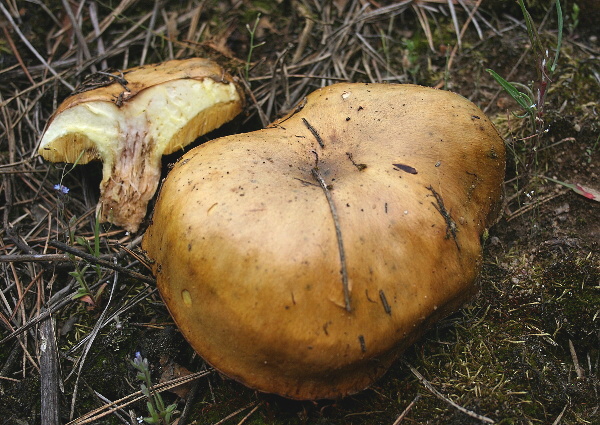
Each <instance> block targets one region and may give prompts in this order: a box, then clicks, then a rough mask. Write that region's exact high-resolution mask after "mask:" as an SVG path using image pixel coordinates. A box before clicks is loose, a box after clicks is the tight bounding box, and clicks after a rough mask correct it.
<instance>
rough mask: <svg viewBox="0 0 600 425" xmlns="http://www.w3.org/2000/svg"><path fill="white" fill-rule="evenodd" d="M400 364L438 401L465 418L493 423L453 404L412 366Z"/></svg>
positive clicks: (405, 362) (404, 361)
mask: <svg viewBox="0 0 600 425" xmlns="http://www.w3.org/2000/svg"><path fill="white" fill-rule="evenodd" d="M402 362H403V363H404V364H405V365H406V366H407V367H408V368H409V369H410V371H411V372H412V373H413V375H415V376H416V377H417V379H418V380H419V381H421V384H423V385H424V386H425V388H427V389H428V390H429V391H430V392H431V393H432V394H433V395H434V396H436V397H437V398H439V399H440V400H443V401H445V402H446V403H448V404H449V405H450V406H452V407H454V408H455V409H456V410H458V411H460V412H462V413H464V414H465V415H467V416H470V417H472V418H475V419H478V420H480V421H482V422H486V423H488V424H493V423H495V422H494V420H493V419H490V418H488V417H487V416H483V415H480V414H478V413H475V412H472V411H470V410H468V409H465V408H464V407H462V406H459V405H458V404H456V403H455V402H453V401H452V400H450V399H449V398H448V397H445V396H444V395H443V394H442V393H440V392H439V391H438V390H436V389H435V388H434V387H433V385H431V383H430V382H429V381H428V380H427V379H425V377H424V376H423V375H421V374H420V373H419V371H418V370H417V369H415V368H414V367H412V365H410V364H409V363H408V362H407V361H406V360H402Z"/></svg>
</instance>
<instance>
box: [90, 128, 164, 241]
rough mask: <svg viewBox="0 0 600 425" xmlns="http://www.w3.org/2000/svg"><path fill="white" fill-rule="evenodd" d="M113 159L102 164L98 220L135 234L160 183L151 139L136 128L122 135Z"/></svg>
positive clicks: (156, 159)
mask: <svg viewBox="0 0 600 425" xmlns="http://www.w3.org/2000/svg"><path fill="white" fill-rule="evenodd" d="M122 134H123V136H124V138H125V139H126V140H124V142H123V143H120V144H119V146H120V148H119V150H118V151H117V152H116V156H115V158H114V160H111V161H105V162H104V170H103V179H102V182H101V183H100V192H101V195H100V200H99V202H98V210H99V213H100V219H101V221H110V222H111V223H113V224H115V225H117V226H122V227H125V228H126V229H127V230H130V231H136V230H137V226H133V225H132V224H131V223H141V221H142V220H143V218H144V216H145V215H146V206H147V204H148V202H149V201H150V199H152V196H153V195H154V192H156V188H157V187H158V182H159V181H160V168H161V167H160V158H161V155H160V154H158V155H157V154H156V153H155V152H154V151H155V149H153V148H152V146H153V145H154V141H153V140H152V136H151V135H150V134H149V133H148V132H147V131H144V130H143V127H140V128H139V129H137V130H133V131H126V132H123V133H122Z"/></svg>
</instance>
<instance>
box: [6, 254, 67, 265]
mask: <svg viewBox="0 0 600 425" xmlns="http://www.w3.org/2000/svg"><path fill="white" fill-rule="evenodd" d="M69 260H70V258H69V256H68V255H66V254H8V255H0V263H13V262H14V263H24V262H32V263H38V262H61V261H69Z"/></svg>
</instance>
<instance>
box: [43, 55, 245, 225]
mask: <svg viewBox="0 0 600 425" xmlns="http://www.w3.org/2000/svg"><path fill="white" fill-rule="evenodd" d="M99 75H100V80H99V81H98V82H93V81H92V82H88V84H87V86H86V84H84V87H83V89H82V90H80V91H79V92H76V93H75V94H73V95H72V96H70V97H68V98H67V99H65V101H64V102H63V103H62V104H61V105H60V106H59V107H58V109H57V110H56V111H55V112H54V114H53V115H52V116H51V117H50V119H49V121H48V124H47V125H46V129H45V131H44V135H43V136H42V140H41V142H40V147H39V150H38V152H39V154H40V155H41V156H42V157H43V158H44V159H46V160H48V161H53V162H70V163H78V164H85V163H88V162H90V161H93V160H101V161H102V162H103V179H102V182H101V184H100V188H101V198H100V202H99V208H100V214H101V219H102V221H110V222H112V223H113V224H117V225H121V226H123V227H125V228H126V229H127V230H131V231H135V230H137V228H138V226H139V223H140V222H141V220H142V219H143V217H144V216H145V213H146V205H147V203H148V201H149V200H150V199H151V198H152V196H153V195H154V193H155V191H156V188H157V186H158V180H159V178H160V160H161V157H162V155H164V154H169V153H172V152H175V151H176V150H179V149H183V148H184V147H185V146H186V145H188V144H189V143H191V142H193V141H194V140H195V139H196V138H198V137H199V136H201V135H203V134H205V133H208V132H209V131H212V130H214V129H216V128H218V127H220V126H221V125H222V124H224V123H225V122H227V121H230V120H231V119H233V118H234V117H235V116H236V115H237V114H239V113H240V112H241V110H242V104H243V94H242V92H241V89H239V87H238V86H237V85H236V84H235V83H234V82H233V79H232V77H231V76H230V75H229V74H227V73H226V72H225V71H224V70H223V68H221V67H220V66H219V65H218V64H216V63H215V62H213V61H210V60H208V59H203V58H191V59H186V60H173V61H168V62H164V63H160V64H155V65H145V66H141V67H136V68H131V69H129V70H125V71H123V72H122V74H119V73H113V74H111V73H101V74H99Z"/></svg>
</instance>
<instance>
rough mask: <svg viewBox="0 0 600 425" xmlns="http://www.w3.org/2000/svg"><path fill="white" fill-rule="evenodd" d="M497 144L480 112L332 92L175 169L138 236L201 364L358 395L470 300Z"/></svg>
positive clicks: (451, 98) (361, 92)
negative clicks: (409, 348)
mask: <svg viewBox="0 0 600 425" xmlns="http://www.w3.org/2000/svg"><path fill="white" fill-rule="evenodd" d="M504 167H505V150H504V144H503V140H502V138H501V137H500V136H499V135H498V133H497V131H496V130H495V128H494V127H493V125H492V124H491V122H490V121H489V120H488V119H487V118H486V116H485V115H484V114H483V113H482V112H481V110H479V109H478V108H477V107H476V106H475V105H473V104H472V103H471V102H469V101H468V100H467V99H465V98H463V97H461V96H458V95H456V94H453V93H450V92H446V91H438V90H434V89H429V88H424V87H419V86H414V85H392V84H336V85H333V86H329V87H326V88H323V89H320V90H317V91H316V92H314V93H312V94H311V95H309V96H308V97H307V99H306V100H305V103H304V104H303V107H300V106H299V107H298V108H297V109H296V111H294V112H293V113H291V114H290V115H288V116H287V117H285V118H283V119H281V120H279V121H277V122H275V123H273V124H272V125H270V126H269V127H268V128H266V129H264V130H260V131H256V132H253V133H248V134H239V135H233V136H228V137H225V138H220V139H217V140H213V141H210V142H208V143H205V144H203V145H202V146H199V147H197V148H195V149H193V150H191V151H190V152H188V153H187V154H186V155H184V156H183V157H182V158H181V160H180V161H178V162H177V164H176V165H175V166H174V168H173V170H172V171H171V172H170V173H169V175H168V177H167V178H166V180H165V182H164V185H163V187H162V190H161V193H160V196H159V198H158V200H157V204H156V208H155V211H154V214H153V217H152V223H151V225H150V227H149V228H148V231H147V232H146V235H145V237H144V240H143V247H144V249H145V250H146V251H147V253H148V256H149V257H150V258H151V259H153V260H154V263H153V268H154V273H155V275H156V278H157V284H158V287H159V289H160V292H161V294H162V297H163V299H164V301H165V303H166V305H167V307H168V308H169V310H170V312H171V314H172V316H173V317H174V319H175V321H176V323H177V324H178V326H179V328H180V330H181V332H182V333H183V335H184V336H185V337H186V338H187V340H188V341H189V342H190V344H191V345H192V346H193V347H194V349H195V350H196V351H197V352H198V353H199V354H200V355H201V356H202V357H204V359H205V360H206V361H208V362H209V363H211V364H212V365H213V366H214V367H215V368H217V369H218V370H220V371H221V372H222V373H224V374H225V375H228V376H230V377H231V378H234V379H236V380H238V381H240V382H242V383H244V384H246V385H247V386H249V387H252V388H255V389H258V390H260V391H264V392H269V393H277V394H281V395H283V396H286V397H290V398H295V399H319V398H337V397H342V396H345V395H348V394H352V393H355V392H357V391H360V390H362V389H364V388H366V387H367V386H369V385H370V384H372V383H373V382H374V381H375V380H376V379H377V378H379V377H380V376H381V375H382V374H383V373H384V372H385V371H386V370H387V369H388V367H389V366H390V364H391V363H392V362H393V361H394V359H396V358H397V357H398V355H400V353H402V351H403V350H405V349H406V348H407V347H408V346H409V345H411V344H412V343H413V342H415V340H416V339H417V338H418V337H419V336H420V335H422V334H423V332H425V330H426V329H427V328H428V327H430V326H431V325H432V324H433V323H434V322H435V321H437V320H439V319H441V318H443V317H444V316H446V315H448V314H450V313H452V312H454V311H455V310H456V309H458V308H459V307H460V306H461V305H462V304H463V303H464V302H465V301H466V300H468V299H469V297H470V296H471V295H472V294H473V293H474V292H475V290H476V284H475V282H476V277H477V275H478V272H479V269H480V267H481V257H482V247H481V241H480V238H481V237H482V235H483V233H484V231H485V230H486V229H487V228H488V227H489V226H491V225H492V224H493V223H494V221H495V220H496V218H497V215H498V212H499V206H500V199H501V193H502V182H503V177H504Z"/></svg>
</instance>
